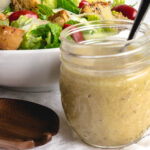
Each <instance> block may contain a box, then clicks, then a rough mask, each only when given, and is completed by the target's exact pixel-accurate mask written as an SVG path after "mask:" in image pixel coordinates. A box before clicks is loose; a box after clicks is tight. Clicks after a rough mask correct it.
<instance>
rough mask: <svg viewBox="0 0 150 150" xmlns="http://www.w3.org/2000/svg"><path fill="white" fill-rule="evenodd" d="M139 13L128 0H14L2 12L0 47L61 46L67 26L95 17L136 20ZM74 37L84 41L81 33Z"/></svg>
mask: <svg viewBox="0 0 150 150" xmlns="http://www.w3.org/2000/svg"><path fill="white" fill-rule="evenodd" d="M136 14H137V11H136V10H135V9H134V8H133V7H132V6H129V5H126V4H125V0H114V1H113V2H110V1H107V0H26V1H24V0H11V2H10V4H9V6H8V7H7V8H6V9H5V10H4V11H3V12H2V13H0V49H2V50H16V49H18V50H25V49H26V50H31V49H49V48H58V47H59V46H60V40H59V37H60V33H61V31H62V30H63V29H64V28H66V27H69V26H71V25H74V24H77V23H86V22H87V23H88V21H93V20H113V19H131V20H134V19H135V17H136ZM14 37H15V38H14ZM73 39H74V40H75V41H80V40H81V35H79V34H78V35H77V34H76V35H74V37H73Z"/></svg>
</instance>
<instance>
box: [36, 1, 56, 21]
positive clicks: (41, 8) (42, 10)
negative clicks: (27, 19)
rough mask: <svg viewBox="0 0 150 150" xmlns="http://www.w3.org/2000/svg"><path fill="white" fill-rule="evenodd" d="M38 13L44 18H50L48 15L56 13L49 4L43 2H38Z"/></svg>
mask: <svg viewBox="0 0 150 150" xmlns="http://www.w3.org/2000/svg"><path fill="white" fill-rule="evenodd" d="M36 13H37V14H38V16H39V18H40V19H42V20H48V17H49V16H50V15H52V14H54V12H53V10H52V9H51V8H50V7H49V6H47V5H43V4H38V7H37V9H36Z"/></svg>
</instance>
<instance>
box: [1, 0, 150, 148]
mask: <svg viewBox="0 0 150 150" xmlns="http://www.w3.org/2000/svg"><path fill="white" fill-rule="evenodd" d="M130 1H131V0H130ZM145 22H147V23H149V24H150V10H149V12H148V14H147V16H146V18H145ZM0 97H7V98H18V99H24V100H28V101H32V102H36V103H39V104H42V105H45V106H47V107H50V108H52V109H53V110H54V111H55V112H56V113H57V114H58V116H59V118H60V130H59V133H58V134H57V135H56V136H54V137H53V139H52V141H51V142H49V143H48V144H46V145H43V146H41V147H38V148H34V150H96V148H93V147H90V146H88V145H86V144H84V143H82V142H81V141H80V140H79V139H78V138H77V137H75V136H74V135H73V134H72V131H71V130H70V128H69V127H68V126H67V124H66V121H65V117H64V114H63V110H62V106H61V101H60V93H59V90H55V91H51V92H48V93H25V92H15V91H10V90H8V89H3V88H0ZM98 150H100V149H98ZM122 150H150V136H148V137H146V138H144V139H143V140H141V141H140V142H139V143H137V144H133V145H131V146H129V147H126V148H124V149H122Z"/></svg>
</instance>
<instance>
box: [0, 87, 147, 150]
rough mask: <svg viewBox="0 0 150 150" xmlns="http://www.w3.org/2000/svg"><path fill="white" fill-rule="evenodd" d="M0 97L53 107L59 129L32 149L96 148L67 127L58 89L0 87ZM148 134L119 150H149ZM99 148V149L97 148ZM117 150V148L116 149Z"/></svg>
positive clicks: (94, 149)
mask: <svg viewBox="0 0 150 150" xmlns="http://www.w3.org/2000/svg"><path fill="white" fill-rule="evenodd" d="M0 97H3V98H17V99H22V100H28V101H31V102H35V103H39V104H42V105H45V106H47V107H49V108H51V109H53V110H54V111H55V112H56V113H57V114H58V116H59V118H60V129H59V132H58V134H57V135H56V136H54V137H53V139H52V141H50V142H49V143H47V144H45V145H43V146H41V147H37V148H34V149H32V150H97V149H98V148H93V147H90V146H88V145H86V144H84V143H83V142H82V141H80V140H79V139H78V138H77V137H76V136H75V135H74V134H73V132H72V131H71V129H70V128H69V127H68V125H67V123H66V121H65V117H64V113H63V109H62V106H61V100H60V92H59V90H55V91H51V92H48V93H29V92H16V91H11V90H8V89H4V88H0ZM149 149H150V136H149V137H146V138H144V139H143V140H141V141H140V142H139V143H138V144H133V145H131V146H129V147H126V148H124V149H121V150H149ZM98 150H100V149H98ZM117 150H118V149H117Z"/></svg>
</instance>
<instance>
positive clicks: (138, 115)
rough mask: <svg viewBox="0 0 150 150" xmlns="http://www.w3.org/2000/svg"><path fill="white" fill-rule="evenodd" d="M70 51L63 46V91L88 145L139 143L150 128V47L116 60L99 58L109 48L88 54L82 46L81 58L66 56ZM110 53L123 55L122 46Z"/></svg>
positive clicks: (72, 119) (67, 112) (73, 121)
mask: <svg viewBox="0 0 150 150" xmlns="http://www.w3.org/2000/svg"><path fill="white" fill-rule="evenodd" d="M65 48H69V47H65V46H64V47H63V45H62V49H61V50H62V56H61V58H62V65H61V75H60V90H61V97H62V105H63V108H64V112H65V115H66V118H67V121H68V123H69V125H70V126H71V127H72V129H73V130H74V131H75V132H76V133H77V134H78V135H79V137H80V138H81V139H82V140H83V141H84V142H86V143H88V144H90V145H93V146H97V147H101V148H117V147H122V146H125V145H129V144H131V143H134V142H137V141H138V140H139V139H140V138H141V137H142V136H143V134H144V132H145V131H146V130H147V129H148V128H149V126H150V63H149V60H150V59H149V57H148V58H147V59H145V58H144V59H143V56H144V55H143V53H144V52H145V51H149V46H148V44H147V45H146V46H145V47H143V48H142V49H143V51H142V50H141V51H140V53H135V54H133V55H132V56H126V55H123V54H122V55H121V56H119V55H118V56H117V57H114V58H113V56H112V57H109V58H108V57H107V56H108V55H103V56H102V57H99V51H100V49H101V48H102V49H104V50H106V45H105V46H104V47H103V46H101V48H100V47H98V46H96V47H95V48H94V46H91V47H90V46H89V47H86V50H87V51H86V50H85V51H84V50H83V49H82V48H81V47H79V46H78V47H76V48H75V49H74V53H75V54H77V53H80V57H77V55H75V56H74V55H68V53H67V54H65V50H64V49H65ZM91 48H93V49H92V51H90V53H89V49H91ZM72 49H73V48H72ZM95 49H98V50H99V51H98V52H96V51H95ZM107 49H111V50H112V49H119V50H120V48H118V46H117V44H116V48H115V45H113V47H111V46H110V45H109V47H107ZM66 51H67V49H66ZM91 52H92V53H91ZM95 52H96V56H98V57H94V56H95V55H94V54H95ZM113 52H114V51H113ZM81 53H82V54H83V53H84V55H86V56H91V55H92V56H91V57H86V58H84V57H82V56H81V55H82V54H81ZM93 53H94V54H93ZM104 53H106V52H105V51H104ZM93 55H94V56H93ZM105 56H106V57H105ZM147 56H148V55H147ZM139 64H140V65H139ZM112 68H113V70H112ZM133 68H134V69H133ZM135 68H136V69H135ZM121 70H123V71H121Z"/></svg>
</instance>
